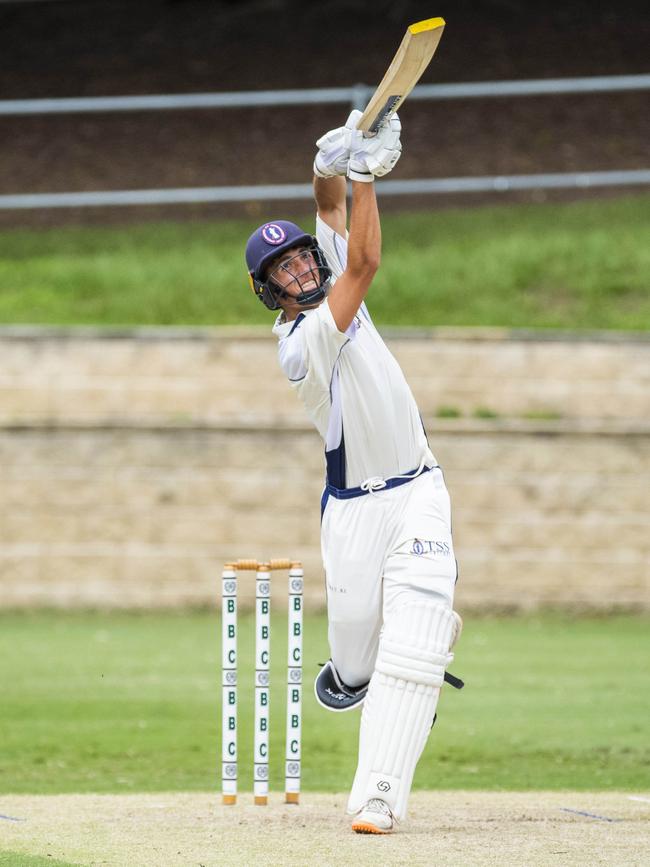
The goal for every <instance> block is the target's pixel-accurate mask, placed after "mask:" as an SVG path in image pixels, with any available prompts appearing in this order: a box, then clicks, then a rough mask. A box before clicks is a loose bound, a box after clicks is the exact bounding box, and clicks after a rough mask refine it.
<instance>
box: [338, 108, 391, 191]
mask: <svg viewBox="0 0 650 867" xmlns="http://www.w3.org/2000/svg"><path fill="white" fill-rule="evenodd" d="M353 113H354V112H353ZM357 114H358V117H357V118H356V120H358V118H359V117H361V112H357ZM351 117H352V115H350V118H351ZM350 118H348V120H350ZM401 131H402V124H401V122H400V119H399V117H398V116H397V114H394V115H393V116H392V117H391V118H390V120H388V121H385V122H384V123H383V124H382V125H381V126H380V127H379V129H378V131H377V133H376V134H375V135H373V136H364V134H363V133H362V132H361V131H360V130H357V129H356V128H355V129H354V130H353V132H352V138H351V142H350V162H349V165H348V177H349V178H350V179H351V180H353V181H365V182H369V181H373V180H374V179H375V178H381V177H383V176H384V175H387V174H388V173H389V172H390V171H392V170H393V168H394V167H395V165H396V164H397V161H398V160H399V158H400V156H401V155H402V143H401V141H400V134H401Z"/></svg>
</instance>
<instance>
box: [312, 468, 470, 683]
mask: <svg viewBox="0 0 650 867" xmlns="http://www.w3.org/2000/svg"><path fill="white" fill-rule="evenodd" d="M321 549H322V557H323V564H324V566H325V577H326V583H327V613H328V622H329V627H328V638H329V645H330V654H331V657H332V662H333V663H334V666H335V667H336V670H337V671H338V673H339V675H340V677H341V679H342V680H343V682H344V683H346V684H347V685H348V686H359V685H361V684H363V683H367V681H369V680H370V677H371V675H372V673H373V671H374V668H375V659H376V656H377V648H378V644H379V635H380V632H381V627H382V623H383V622H384V621H385V620H386V619H387V618H388V617H389V616H390V615H391V614H392V613H393V612H394V611H395V610H397V608H400V607H401V606H402V605H405V604H413V603H414V602H416V603H417V602H418V601H421V600H425V599H426V600H427V601H429V602H437V603H438V604H441V605H444V606H445V607H449V608H452V607H453V599H454V586H455V583H456V577H457V570H456V558H455V556H454V548H453V544H452V538H451V509H450V503H449V494H448V492H447V488H446V486H445V482H444V478H443V475H442V471H441V470H440V468H439V467H434V468H433V469H431V470H429V471H428V472H425V473H422V474H421V475H419V476H417V477H416V478H414V479H413V481H409V482H406V484H403V485H400V486H399V487H395V488H383V489H380V490H378V491H374V492H370V493H368V494H364V495H362V496H359V497H354V498H352V499H336V498H335V497H333V496H330V497H329V498H328V499H327V501H326V503H325V509H324V512H323V517H322V524H321Z"/></svg>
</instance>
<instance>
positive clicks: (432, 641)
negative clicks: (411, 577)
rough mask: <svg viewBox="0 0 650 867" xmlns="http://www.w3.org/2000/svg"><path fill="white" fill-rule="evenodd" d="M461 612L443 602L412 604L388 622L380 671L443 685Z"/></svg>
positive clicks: (380, 659) (379, 662)
mask: <svg viewBox="0 0 650 867" xmlns="http://www.w3.org/2000/svg"><path fill="white" fill-rule="evenodd" d="M459 619H460V618H458V615H456V614H455V612H453V611H452V610H451V609H450V608H445V607H444V606H443V605H437V604H431V603H424V604H418V605H415V604H409V605H403V606H402V607H401V608H399V609H398V610H397V611H396V612H395V613H394V614H393V615H392V616H391V617H390V618H389V619H388V621H387V622H386V624H385V626H384V632H383V634H382V636H381V639H380V642H379V651H378V653H377V664H376V671H378V672H379V673H380V674H386V675H389V676H391V677H394V678H397V679H398V680H405V681H407V682H409V683H416V684H422V685H423V686H433V687H438V688H439V687H441V686H442V684H443V680H444V676H445V669H446V668H447V666H448V665H449V663H450V662H451V661H452V659H453V658H454V657H453V654H452V653H450V647H451V646H452V643H453V641H454V640H455V638H457V634H458V632H459V630H458V620H459Z"/></svg>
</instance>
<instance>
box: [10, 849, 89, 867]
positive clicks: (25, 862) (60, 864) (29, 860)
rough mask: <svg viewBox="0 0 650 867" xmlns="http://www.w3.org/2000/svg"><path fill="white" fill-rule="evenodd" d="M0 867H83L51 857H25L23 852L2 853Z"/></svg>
mask: <svg viewBox="0 0 650 867" xmlns="http://www.w3.org/2000/svg"><path fill="white" fill-rule="evenodd" d="M0 867H81V865H78V864H73V863H72V861H59V859H58V858H52V857H50V856H49V855H48V856H47V857H43V856H41V855H25V854H24V853H23V852H0Z"/></svg>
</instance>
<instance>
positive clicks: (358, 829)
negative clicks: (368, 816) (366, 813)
mask: <svg viewBox="0 0 650 867" xmlns="http://www.w3.org/2000/svg"><path fill="white" fill-rule="evenodd" d="M352 830H353V831H354V832H355V833H357V834H390V833H391V831H389V830H386V829H384V828H378V827H377V826H376V825H373V824H372V822H353V823H352Z"/></svg>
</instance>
